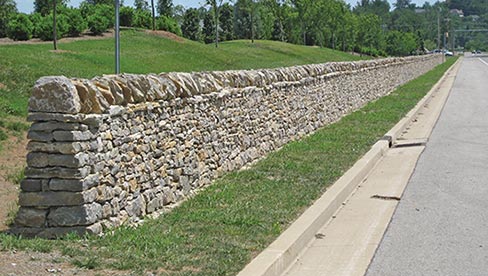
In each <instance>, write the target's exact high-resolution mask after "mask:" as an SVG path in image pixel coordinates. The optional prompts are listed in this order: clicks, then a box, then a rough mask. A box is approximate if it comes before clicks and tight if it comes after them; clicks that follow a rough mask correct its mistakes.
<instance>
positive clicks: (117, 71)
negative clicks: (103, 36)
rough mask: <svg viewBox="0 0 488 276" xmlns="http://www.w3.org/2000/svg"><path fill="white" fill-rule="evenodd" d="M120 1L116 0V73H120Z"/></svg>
mask: <svg viewBox="0 0 488 276" xmlns="http://www.w3.org/2000/svg"><path fill="white" fill-rule="evenodd" d="M119 9H120V2H119V0H115V74H120V20H119V19H120V18H119Z"/></svg>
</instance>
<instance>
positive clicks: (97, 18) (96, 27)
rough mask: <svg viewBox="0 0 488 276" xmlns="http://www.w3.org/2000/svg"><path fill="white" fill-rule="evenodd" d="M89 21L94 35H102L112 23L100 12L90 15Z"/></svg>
mask: <svg viewBox="0 0 488 276" xmlns="http://www.w3.org/2000/svg"><path fill="white" fill-rule="evenodd" d="M87 23H88V28H90V32H92V33H93V34H94V35H101V34H102V33H103V32H105V31H106V30H107V25H109V24H110V22H109V21H108V19H107V18H106V17H104V16H103V15H100V14H98V13H96V14H94V15H90V16H88V19H87Z"/></svg>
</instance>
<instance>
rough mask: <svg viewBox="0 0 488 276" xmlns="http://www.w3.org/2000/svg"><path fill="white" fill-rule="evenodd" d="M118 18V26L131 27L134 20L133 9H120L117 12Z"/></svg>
mask: <svg viewBox="0 0 488 276" xmlns="http://www.w3.org/2000/svg"><path fill="white" fill-rule="evenodd" d="M119 16H120V26H125V27H132V25H133V24H132V22H133V20H134V8H132V7H125V6H124V7H121V8H120V11H119Z"/></svg>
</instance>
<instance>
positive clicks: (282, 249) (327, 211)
mask: <svg viewBox="0 0 488 276" xmlns="http://www.w3.org/2000/svg"><path fill="white" fill-rule="evenodd" d="M459 62H460V60H458V61H457V62H456V64H457V63H459ZM456 64H455V65H456ZM452 68H455V66H454V65H453V66H452V67H451V68H450V69H449V70H447V71H446V73H445V74H444V75H443V77H442V78H441V79H440V80H439V82H438V83H436V84H435V85H434V87H433V88H432V89H431V90H430V91H429V93H427V95H426V96H425V97H424V98H422V100H420V101H419V103H418V104H417V105H416V106H415V107H414V108H413V109H412V110H411V111H410V112H409V113H408V114H407V115H406V116H405V117H404V118H403V119H402V120H400V122H398V123H397V124H396V125H395V126H394V127H393V128H392V129H391V130H390V131H388V132H387V133H386V134H385V136H384V137H383V138H382V139H381V140H380V141H378V142H376V143H375V144H374V145H373V147H372V148H371V150H370V151H368V152H367V153H366V154H365V155H364V156H363V157H362V158H361V159H360V160H359V161H357V162H356V163H355V164H354V166H353V167H352V168H351V169H349V170H348V171H347V172H346V173H345V174H344V175H343V176H342V177H341V178H339V180H337V182H336V183H334V184H333V185H332V186H331V187H330V188H329V189H328V190H327V191H326V192H325V193H324V194H323V195H322V196H321V197H320V198H319V199H318V200H317V201H316V202H315V203H314V204H313V205H312V206H311V207H310V208H308V209H307V210H306V211H305V212H304V213H303V214H302V215H301V216H300V217H299V218H298V219H297V220H296V221H295V222H294V223H293V224H292V225H291V226H290V227H289V228H288V229H287V230H285V232H283V233H282V234H281V235H280V236H279V237H278V238H277V239H276V240H275V241H274V242H273V243H272V244H271V245H270V246H269V247H268V248H266V249H265V250H264V251H263V252H262V253H261V254H259V255H258V256H257V257H256V258H255V259H254V260H252V261H251V263H249V264H248V265H247V266H246V267H245V268H244V269H243V270H242V271H241V272H239V274H238V276H278V275H281V274H283V272H284V271H285V270H286V269H287V268H288V267H289V265H290V264H292V263H293V262H294V261H295V260H296V258H297V257H298V255H299V254H300V252H301V251H302V250H303V249H304V248H305V247H306V246H307V245H308V244H309V242H310V241H311V240H312V239H313V237H314V235H315V234H316V233H317V231H318V230H319V229H320V228H321V227H322V226H323V225H324V224H325V223H326V222H327V221H329V220H330V219H331V218H332V217H333V215H334V214H335V213H336V212H337V211H338V210H339V208H340V207H341V206H342V204H343V203H344V202H345V201H346V200H347V199H348V198H349V197H350V195H351V193H352V192H353V191H354V190H355V189H356V188H357V186H358V185H359V184H360V183H361V181H362V180H363V179H364V178H365V177H366V176H367V175H368V174H369V172H370V171H371V170H372V169H373V168H374V166H375V165H376V164H377V163H378V161H379V160H381V158H382V157H383V155H385V153H386V152H387V151H388V149H389V147H391V146H392V145H393V144H395V142H396V140H397V138H398V137H399V136H400V135H401V133H402V132H403V131H404V130H405V129H406V127H408V125H409V124H410V123H411V122H412V121H413V120H414V119H415V117H416V115H417V113H418V112H419V110H420V109H421V108H422V107H423V106H425V105H427V104H428V103H429V101H430V100H431V98H432V96H433V94H434V93H435V92H436V91H437V90H438V89H439V87H440V84H441V83H443V82H444V81H445V79H446V78H447V76H448V74H449V73H450V71H451V70H452Z"/></svg>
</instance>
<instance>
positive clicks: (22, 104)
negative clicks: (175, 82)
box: [0, 30, 359, 119]
mask: <svg viewBox="0 0 488 276" xmlns="http://www.w3.org/2000/svg"><path fill="white" fill-rule="evenodd" d="M121 45H122V46H121V70H122V72H124V73H141V74H142V73H159V72H167V71H182V72H189V71H210V70H229V69H254V68H272V67H280V66H292V65H299V64H308V63H322V62H328V61H345V60H357V59H359V57H357V56H353V55H350V54H347V53H343V52H340V51H334V50H331V49H324V48H315V47H306V46H299V45H293V44H288V43H281V42H274V41H256V43H254V44H251V43H250V42H249V41H232V42H225V43H221V44H220V46H219V48H218V49H216V48H215V46H213V45H204V44H201V43H197V42H193V41H189V40H183V39H182V40H181V41H175V40H170V39H167V38H163V37H159V36H156V35H149V34H146V33H144V32H139V31H133V30H128V31H123V32H122V33H121ZM58 48H59V49H60V50H61V51H58V52H53V51H51V50H52V45H51V44H45V43H44V44H28V45H25V44H23V45H3V46H0V119H1V118H2V116H5V115H18V116H24V115H26V112H27V99H28V97H29V95H30V90H31V88H32V86H33V85H34V82H35V81H36V80H37V79H39V78H40V77H42V76H50V75H51V76H52V75H64V76H67V77H79V78H92V77H94V76H97V75H102V74H112V73H113V70H114V52H113V51H114V40H113V38H110V39H100V40H85V41H75V42H69V43H59V47H58Z"/></svg>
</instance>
